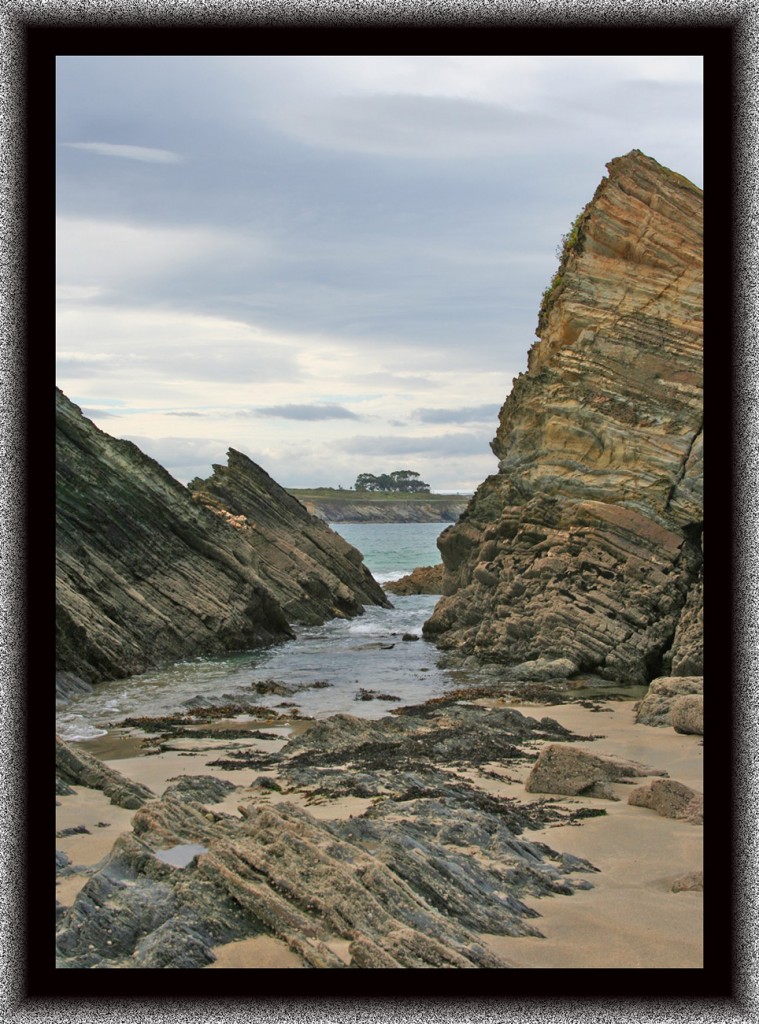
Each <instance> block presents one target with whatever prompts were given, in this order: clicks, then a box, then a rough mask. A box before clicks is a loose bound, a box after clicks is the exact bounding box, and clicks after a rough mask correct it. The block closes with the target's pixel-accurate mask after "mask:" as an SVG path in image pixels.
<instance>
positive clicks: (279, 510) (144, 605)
mask: <svg viewBox="0 0 759 1024" xmlns="http://www.w3.org/2000/svg"><path fill="white" fill-rule="evenodd" d="M216 475H217V476H218V475H219V473H217V474H216ZM220 475H221V476H222V477H224V479H225V482H226V486H227V488H228V489H229V490H230V498H234V501H231V500H230V501H229V502H228V503H226V504H225V499H224V496H223V495H222V497H219V496H218V495H216V496H214V495H213V494H211V493H208V494H203V493H196V492H191V491H190V490H189V489H188V488H187V487H184V486H183V485H182V484H181V483H179V481H177V480H175V479H174V478H173V477H172V476H171V475H170V474H169V473H168V472H167V471H166V470H165V469H164V468H163V467H162V466H160V465H159V464H158V463H157V462H156V461H155V460H154V459H151V458H150V457H149V456H147V455H145V453H144V452H142V451H140V449H139V448H138V447H137V446H136V445H134V444H132V443H131V442H129V441H124V440H118V439H116V438H113V437H110V436H109V435H108V434H106V433H105V432H104V431H102V430H100V429H98V428H97V427H96V426H95V425H94V424H93V423H92V422H91V421H90V420H88V419H87V418H86V417H85V416H83V415H82V412H81V410H80V409H79V408H78V407H77V406H75V405H74V404H73V403H72V402H70V401H69V399H68V398H66V396H65V395H64V394H63V392H62V391H60V390H59V389H57V391H56V668H57V671H58V672H59V673H71V674H72V675H73V676H74V677H78V678H79V679H82V680H85V681H86V682H88V683H93V682H98V681H100V680H102V679H117V678H122V677H125V676H129V675H134V674H136V673H138V672H142V671H145V670H146V669H148V668H150V667H154V666H156V665H160V664H162V663H166V662H170V661H174V660H176V659H178V658H184V657H189V656H194V655H199V654H220V653H224V652H226V651H230V650H245V649H248V648H252V647H258V646H261V645H265V644H270V643H273V642H276V641H281V640H284V639H288V638H290V637H292V635H293V633H292V629H291V626H290V624H291V623H293V622H296V621H300V622H309V623H313V624H316V623H319V622H323V621H325V619H327V618H331V617H333V616H336V615H340V616H343V617H345V616H350V615H359V614H361V612H362V611H363V605H364V604H386V603H387V598H386V597H385V595H384V593H383V591H382V589H381V587H380V586H379V585H378V584H377V583H376V582H375V581H374V580H373V579H372V577H371V576H370V574H369V573H368V571H367V569H366V568H365V566H364V565H363V564H362V562H361V555H360V553H359V552H358V551H356V550H355V549H354V548H352V547H351V546H350V545H349V544H347V543H346V542H345V541H344V540H343V539H342V538H341V537H338V536H337V534H334V533H332V531H331V530H329V528H328V527H327V526H326V525H325V524H323V523H317V522H316V521H315V520H312V518H311V517H310V516H309V515H308V513H307V512H306V510H305V509H304V508H303V506H301V505H300V504H299V502H297V501H296V500H295V499H294V498H292V497H291V496H290V495H288V494H287V492H286V491H284V490H283V489H282V488H281V487H279V485H278V484H276V483H275V482H274V481H273V480H272V479H271V477H269V475H268V474H267V473H265V471H264V470H262V469H261V468H260V467H258V466H256V465H255V463H253V462H251V460H250V459H247V458H246V456H244V455H242V454H240V453H238V452H234V453H230V468H229V469H228V470H225V471H224V472H223V473H221V474H220ZM230 482H231V483H230ZM230 488H231V489H230ZM336 566H337V568H335V567H336Z"/></svg>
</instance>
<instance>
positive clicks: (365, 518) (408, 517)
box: [292, 487, 470, 523]
mask: <svg viewBox="0 0 759 1024" xmlns="http://www.w3.org/2000/svg"><path fill="white" fill-rule="evenodd" d="M292 493H293V494H294V495H295V496H296V497H297V498H298V499H299V500H300V501H301V502H302V503H303V504H304V505H305V506H306V508H307V509H308V511H309V512H310V513H311V515H314V516H317V518H319V519H323V520H324V521H325V522H327V523H455V522H456V520H457V519H458V517H459V516H460V515H461V513H462V512H463V511H464V509H465V508H466V506H467V503H468V501H469V498H470V495H468V494H465V495H458V494H420V495H416V496H413V497H412V496H409V495H402V494H398V495H393V496H390V495H383V496H382V497H378V496H377V495H376V494H367V493H360V492H356V491H335V490H332V489H331V488H326V487H325V488H319V489H317V490H314V491H307V490H295V489H293V491H292Z"/></svg>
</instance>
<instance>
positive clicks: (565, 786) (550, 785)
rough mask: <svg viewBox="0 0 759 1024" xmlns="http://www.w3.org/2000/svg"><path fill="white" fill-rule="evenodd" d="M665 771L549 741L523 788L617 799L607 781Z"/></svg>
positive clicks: (620, 780)
mask: <svg viewBox="0 0 759 1024" xmlns="http://www.w3.org/2000/svg"><path fill="white" fill-rule="evenodd" d="M666 774H667V773H666V772H662V771H658V770H657V769H655V768H648V767H646V766H645V765H641V764H637V763H635V762H633V761H622V760H618V759H615V758H612V757H603V756H599V755H597V754H591V753H589V752H588V751H587V750H582V749H578V748H576V747H573V746H570V745H569V744H565V743H551V744H549V745H548V746H547V747H545V748H544V749H543V750H542V751H541V752H540V755H539V756H538V759H537V761H536V762H535V765H534V767H533V769H532V771H531V772H530V774H529V776H528V778H527V781H526V782H525V789H526V790H527V792H528V793H561V794H562V795H565V796H592V797H597V798H599V799H602V800H617V799H618V797H616V796H615V795H614V792H613V791H612V789H611V788H610V787H609V785H608V783H610V782H627V781H628V780H629V779H630V778H631V777H636V776H643V775H666Z"/></svg>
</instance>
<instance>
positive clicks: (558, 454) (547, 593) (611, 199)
mask: <svg viewBox="0 0 759 1024" xmlns="http://www.w3.org/2000/svg"><path fill="white" fill-rule="evenodd" d="M608 168H609V176H608V178H605V179H604V180H603V181H602V182H601V184H600V185H599V187H598V189H597V190H596V193H595V195H594V197H593V199H592V200H591V202H590V203H589V204H588V205H587V206H586V207H585V209H584V210H583V211H582V212H581V214H580V215H579V217H578V218H577V220H576V222H575V224H574V225H573V226H572V228H571V229H570V232H569V233H568V235H567V236H565V239H564V246H563V252H562V257H561V261H560V266H559V270H558V271H557V273H556V275H555V276H554V279H553V280H552V282H551V283H550V285H549V287H548V288H547V289H546V293H545V296H544V299H543V303H542V306H541V310H540V313H539V324H538V335H539V338H540V340H539V342H538V343H536V344H535V345H534V346H533V348H532V350H531V352H530V354H529V362H528V371H527V373H524V374H521V375H520V376H519V377H518V378H517V379H516V380H515V381H514V387H513V389H512V392H511V394H510V395H509V396H508V398H507V399H506V402H505V404H504V406H503V408H502V409H501V413H500V417H499V426H498V432H497V435H496V437H495V439H494V441H493V443H492V447H493V450H494V452H495V454H496V455H497V456H498V459H499V471H498V473H497V474H495V475H494V476H491V477H489V478H488V479H487V480H486V481H485V482H484V483H483V484H482V485H481V486H480V488H479V489H478V490H477V493H476V494H475V496H474V498H473V499H472V501H471V502H470V505H469V507H468V510H467V512H466V513H465V515H464V516H462V518H461V520H460V522H459V524H457V525H456V526H455V527H453V528H451V529H449V530H446V531H445V532H444V533H443V534H442V535H441V538H440V540H439V547H440V550H441V553H442V555H443V561H444V564H445V567H446V576H445V581H444V594H445V595H446V597H445V598H444V599H443V600H442V601H441V602H440V603H439V604H438V606H437V608H436V610H435V613H434V614H433V616H432V618H431V619H430V621H429V622H428V623H427V624H426V626H425V632H426V633H427V635H428V636H434V637H436V638H437V639H438V642H439V643H440V644H441V645H442V646H444V647H448V648H459V649H461V650H462V651H464V652H466V653H468V654H474V655H476V656H477V657H479V658H484V659H486V660H492V661H501V662H504V663H506V664H510V665H515V664H520V663H523V662H525V663H531V662H534V661H536V660H538V659H540V658H544V659H545V658H548V659H559V658H565V659H568V660H569V661H570V662H571V663H572V664H573V665H574V666H575V667H576V671H577V672H582V671H593V672H597V673H600V674H601V675H605V676H607V677H608V678H611V679H620V680H626V681H628V682H643V681H648V680H649V679H651V678H653V676H655V675H661V674H664V672H665V671H668V670H669V668H670V667H671V666H672V663H673V659H674V663H675V664H678V665H679V664H681V665H683V667H684V668H685V667H686V666H687V670H688V674H697V672H698V671H699V670H700V669H699V668H698V665H699V664H700V660H701V648H700V639H699V636H698V635H697V634H698V632H699V631H698V628H697V626H698V623H700V611H699V609H700V607H701V600H702V597H701V583H700V567H701V531H702V520H703V511H702V509H703V468H702V452H703V429H702V428H703V419H702V416H703V414H702V408H703V405H702V388H703V371H702V352H703V322H702V303H703V291H702V266H703V253H702V247H703V241H702V238H703V232H702V221H703V208H702V193H701V190H700V189H698V188H697V187H696V186H695V185H693V184H691V183H690V182H688V181H687V180H686V179H685V178H682V177H681V176H680V175H678V174H675V173H673V172H672V171H670V170H668V169H667V168H665V167H662V166H661V165H660V164H658V163H657V162H656V161H655V160H652V159H651V158H650V157H647V156H645V155H644V154H643V153H641V152H639V151H637V150H633V152H631V153H629V154H627V156H624V157H620V158H618V159H616V160H613V161H611V163H610V164H608ZM684 606H686V607H687V616H688V623H687V626H686V625H683V627H682V628H681V629H679V630H678V633H677V638H675V631H676V629H677V627H678V624H679V620H680V613H681V609H682V608H683V607H684ZM673 639H676V640H677V642H676V644H675V647H673ZM681 642H682V644H685V645H687V647H688V650H687V651H685V650H679V649H675V648H676V647H677V645H678V644H679V643H681ZM675 671H677V669H675ZM570 675H571V673H570Z"/></svg>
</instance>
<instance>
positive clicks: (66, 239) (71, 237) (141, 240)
mask: <svg viewBox="0 0 759 1024" xmlns="http://www.w3.org/2000/svg"><path fill="white" fill-rule="evenodd" d="M264 251H265V246H264V244H263V242H262V241H261V240H260V239H259V238H256V237H254V236H252V235H250V234H247V233H243V232H240V233H236V232H231V231H226V230H223V229H217V228H209V227H202V226H193V227H187V228H175V227H166V226H147V225H143V224H136V223H129V222H127V221H125V220H96V219H91V218H86V217H70V216H61V217H58V218H57V220H56V276H57V279H58V287H59V289H63V297H64V298H69V299H71V298H73V299H77V298H79V299H81V298H82V297H83V295H82V291H83V290H84V291H85V292H86V293H92V294H95V293H96V290H98V289H99V290H100V291H101V292H104V291H113V290H117V289H118V290H122V289H124V288H125V287H126V286H127V285H129V284H134V283H135V282H139V281H141V280H146V281H149V282H150V283H151V284H152V285H153V286H155V283H156V279H157V278H160V277H161V276H171V277H174V276H176V275H177V274H179V273H180V272H182V271H186V270H187V268H188V267H189V266H191V265H195V264H197V265H203V264H206V265H207V264H209V263H211V264H213V262H214V261H217V260H219V259H221V258H222V256H223V257H226V258H228V259H229V258H231V257H234V255H235V253H244V254H245V259H246V260H247V261H248V263H249V264H250V263H251V261H252V262H253V263H255V260H256V259H260V258H262V257H263V255H264ZM87 297H91V295H87Z"/></svg>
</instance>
